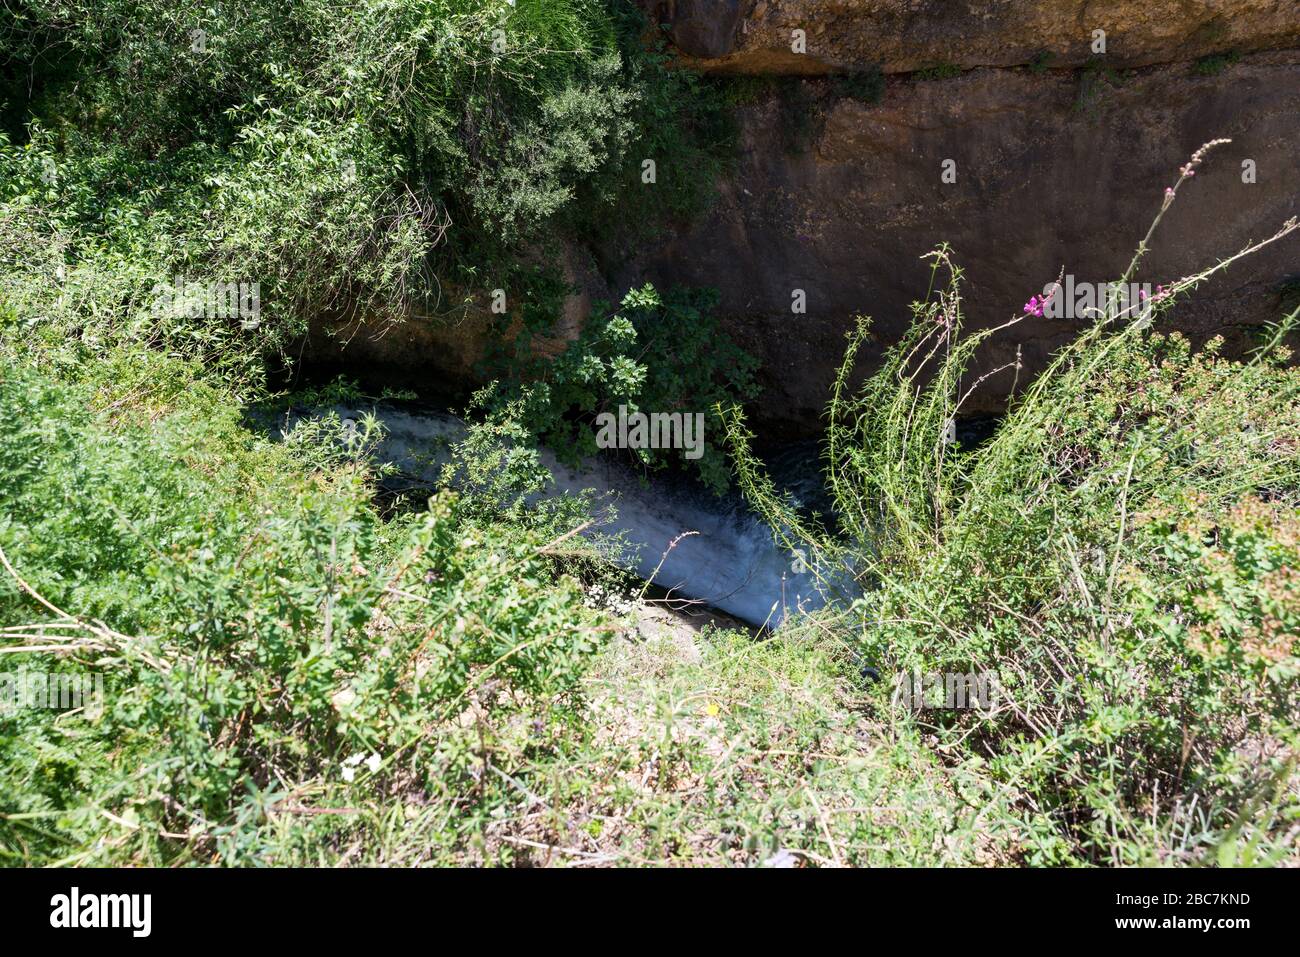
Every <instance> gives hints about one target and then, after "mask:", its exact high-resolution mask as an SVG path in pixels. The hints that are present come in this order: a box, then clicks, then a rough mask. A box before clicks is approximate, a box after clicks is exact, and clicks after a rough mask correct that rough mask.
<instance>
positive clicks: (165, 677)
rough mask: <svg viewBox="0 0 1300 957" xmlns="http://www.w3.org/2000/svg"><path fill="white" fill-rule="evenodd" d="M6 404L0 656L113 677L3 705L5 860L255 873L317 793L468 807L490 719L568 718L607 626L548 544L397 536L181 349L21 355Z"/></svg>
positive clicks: (346, 483)
mask: <svg viewBox="0 0 1300 957" xmlns="http://www.w3.org/2000/svg"><path fill="white" fill-rule="evenodd" d="M0 401H2V402H3V404H4V405H5V407H6V409H7V410H8V416H9V418H8V419H7V424H6V431H5V437H4V441H3V443H0V548H2V549H3V552H4V555H5V558H6V561H7V562H8V563H9V565H10V567H11V569H12V570H6V571H4V572H3V574H0V626H3V630H4V635H5V641H6V647H5V648H4V651H5V654H4V655H3V657H2V658H0V668H3V669H5V670H6V671H7V672H9V673H13V672H26V671H49V670H56V671H59V672H64V673H76V674H100V675H102V676H103V679H104V684H105V686H106V687H105V690H106V695H105V697H106V708H105V711H104V714H103V716H102V717H101V718H99V719H98V720H94V719H93V717H92V716H90V715H88V714H85V713H83V714H80V715H77V714H65V713H63V712H60V711H57V710H50V709H44V708H19V709H17V710H11V709H10V710H6V711H5V713H3V714H0V775H2V776H3V779H4V784H3V787H0V794H2V795H3V797H0V805H2V806H0V814H4V815H6V818H5V825H4V826H3V827H0V852H3V853H5V854H7V855H9V856H14V857H17V858H19V859H21V860H25V861H28V862H38V861H43V862H48V861H52V860H55V859H58V858H63V857H65V856H67V855H70V858H69V859H70V860H75V861H76V862H78V863H92V862H120V861H128V860H130V861H137V862H149V861H153V862H157V861H164V860H172V859H179V860H192V859H221V860H225V861H227V862H234V861H237V860H246V859H249V858H248V855H253V854H256V853H258V850H259V848H260V847H261V846H262V843H261V842H263V841H264V840H266V839H267V837H266V834H267V833H268V830H273V829H274V824H275V821H276V819H277V816H282V815H290V816H291V815H293V814H294V813H297V812H296V810H295V809H297V808H300V807H302V806H304V805H305V804H310V805H313V806H314V805H316V804H318V803H324V804H326V805H328V804H329V803H331V802H334V801H341V802H344V803H350V802H357V801H366V800H372V799H377V798H381V797H383V796H385V795H389V794H392V793H399V792H403V791H405V790H409V789H412V788H414V789H418V790H420V791H421V792H424V793H429V794H438V795H442V796H443V797H444V799H446V800H449V801H472V798H473V793H474V790H475V781H474V773H473V765H474V762H475V760H476V758H475V754H479V755H480V757H481V755H482V751H481V748H482V746H483V741H484V736H485V735H486V736H488V737H490V736H491V735H492V734H493V731H492V730H491V729H492V727H494V726H496V725H497V724H498V723H504V722H505V721H506V718H507V716H509V715H514V714H517V715H526V716H527V718H528V719H529V720H533V721H536V722H538V723H539V725H538V726H539V727H548V726H549V725H551V724H553V723H555V722H560V723H563V722H566V721H570V720H572V716H573V714H574V713H575V708H576V706H577V701H578V691H579V689H578V687H577V680H578V678H579V677H580V675H581V673H582V669H583V666H584V662H585V659H586V657H587V655H588V654H589V652H590V651H591V650H593V649H594V648H595V646H596V645H597V643H598V638H599V634H600V633H599V631H598V623H597V622H596V621H595V620H594V618H593V616H592V614H591V613H590V612H588V611H586V609H585V608H584V606H583V603H582V601H581V594H580V592H579V591H578V587H577V585H576V583H575V582H574V581H573V580H572V579H570V578H567V577H565V576H563V575H562V574H559V573H557V571H556V567H555V566H554V565H553V564H552V563H551V562H550V561H549V560H548V559H547V558H546V556H545V555H544V554H541V551H542V548H543V546H544V545H545V544H546V540H545V539H541V538H539V537H537V536H530V535H528V534H526V533H523V532H511V531H510V530H508V529H505V528H500V527H498V528H496V529H492V528H485V527H482V526H476V525H473V524H471V523H469V522H467V521H466V520H464V519H463V518H462V517H461V516H460V514H459V513H460V505H459V503H458V502H457V500H456V499H455V498H454V497H452V496H450V495H445V494H444V495H441V496H438V497H436V498H434V499H433V500H432V501H431V502H430V504H429V508H428V510H427V511H424V512H421V513H417V514H411V515H407V516H405V517H403V518H399V519H395V520H393V521H391V522H389V523H387V524H386V523H383V522H381V521H380V520H379V518H378V516H377V514H376V512H375V511H374V509H373V507H372V506H371V505H370V503H369V491H368V488H367V483H366V479H367V467H366V465H365V463H364V460H362V459H359V458H357V457H355V456H351V457H349V456H344V457H342V459H341V460H340V461H337V462H336V463H335V464H334V466H333V467H330V468H327V469H323V470H322V469H318V468H314V467H311V466H309V465H308V464H306V462H305V461H304V459H303V457H302V452H303V450H304V447H305V444H304V443H295V442H293V441H290V442H286V443H283V444H281V445H276V446H273V445H271V444H270V443H268V442H266V441H265V440H260V439H256V438H254V437H253V436H251V435H250V434H249V433H248V432H246V431H244V430H243V429H242V428H241V427H240V425H239V420H238V409H237V408H235V407H234V406H232V404H231V403H230V402H229V399H228V397H227V396H225V395H224V394H222V393H221V392H219V391H218V390H213V389H208V388H205V387H201V386H197V385H196V384H195V383H194V382H193V380H192V373H191V372H190V371H189V370H186V369H184V368H183V367H179V366H177V364H176V363H174V362H171V361H169V360H162V359H159V358H156V357H150V356H147V355H145V356H140V355H135V356H131V357H128V358H123V359H120V360H119V361H118V362H117V364H116V365H115V366H114V367H113V368H110V369H103V370H97V371H95V372H93V373H91V374H90V376H89V377H88V378H86V379H84V380H83V381H81V382H78V383H74V384H66V383H61V382H59V381H56V380H55V379H53V378H52V377H51V376H50V375H49V374H48V370H45V371H42V370H41V369H38V368H34V367H33V366H32V365H31V364H29V363H28V362H26V361H23V360H20V359H17V358H15V357H14V356H12V355H8V356H5V357H4V362H3V365H2V366H0ZM335 438H336V439H338V438H341V437H339V436H336V437H335ZM313 444H318V442H316V443H313ZM360 444H361V445H363V446H364V444H365V442H364V439H363V440H362V441H361V443H360ZM489 697H490V699H491V701H492V702H493V704H492V705H491V706H488V705H485V704H484V702H485V701H487V700H488V698H489ZM472 703H473V704H475V706H476V707H478V708H480V709H482V708H486V709H487V711H486V712H485V713H486V714H488V717H487V718H485V719H484V720H483V721H480V722H479V723H477V724H475V723H473V722H471V723H470V724H468V725H467V724H466V723H465V722H464V720H463V719H464V716H465V714H466V713H467V709H469V708H470V706H471V704H472ZM372 756H373V757H372ZM363 759H364V760H363Z"/></svg>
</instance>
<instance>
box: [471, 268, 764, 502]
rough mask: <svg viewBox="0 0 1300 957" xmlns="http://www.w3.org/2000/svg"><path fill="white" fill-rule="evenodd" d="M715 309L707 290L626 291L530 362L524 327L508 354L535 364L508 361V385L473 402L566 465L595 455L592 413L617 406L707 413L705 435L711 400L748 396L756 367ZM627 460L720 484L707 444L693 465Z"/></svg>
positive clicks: (669, 456) (663, 457)
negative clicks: (513, 422)
mask: <svg viewBox="0 0 1300 957" xmlns="http://www.w3.org/2000/svg"><path fill="white" fill-rule="evenodd" d="M715 304H716V295H715V294H714V293H713V292H712V291H698V290H680V289H678V290H672V291H671V292H670V293H668V294H667V295H665V296H663V297H661V296H660V295H659V293H658V292H656V290H655V289H654V287H653V286H651V285H649V284H647V285H646V286H645V287H643V288H641V289H633V290H631V291H630V292H629V293H628V294H627V295H626V296H625V297H624V298H623V302H622V305H621V307H620V309H619V311H618V312H617V313H616V314H614V315H612V316H610V317H609V318H608V319H604V318H597V317H600V316H603V315H604V313H605V311H606V310H605V308H604V306H603V304H597V306H596V307H595V308H594V309H593V316H592V318H590V319H589V320H588V322H587V324H586V326H585V327H584V329H583V331H582V333H581V334H580V335H579V337H578V338H577V340H575V341H574V342H573V343H571V344H570V345H569V347H568V348H567V349H566V350H565V351H564V352H563V353H562V354H561V355H559V356H557V357H555V358H553V359H549V358H537V357H536V356H538V352H537V350H536V349H534V348H532V336H533V333H531V332H530V331H529V330H528V329H527V327H526V326H525V327H524V329H523V331H522V332H521V333H520V336H519V338H518V339H517V340H516V342H515V344H514V350H513V355H515V356H533V357H534V358H531V359H528V360H526V361H522V362H520V361H514V362H510V363H508V366H507V369H508V371H507V373H506V381H507V382H508V383H511V384H510V385H509V386H506V387H502V388H499V389H497V390H496V391H495V392H494V393H492V394H490V396H484V397H483V398H482V399H481V400H480V401H482V402H484V403H485V404H488V405H490V407H491V408H492V409H493V410H494V411H495V412H496V413H497V414H498V415H501V414H505V413H506V412H509V414H510V415H512V416H513V417H515V418H517V419H518V421H519V422H520V424H521V425H522V426H523V427H524V428H525V429H526V430H527V431H528V432H529V433H530V434H532V435H536V436H539V437H540V438H541V440H542V441H543V442H544V443H545V444H546V445H548V446H549V447H550V448H552V449H554V450H555V451H556V452H557V453H558V454H559V455H560V456H561V458H562V459H563V460H564V461H567V462H569V463H572V464H574V465H576V464H577V463H578V462H579V461H580V460H581V459H582V458H584V457H586V456H589V455H594V454H595V453H596V432H595V430H594V428H593V422H594V420H595V417H596V415H597V414H598V413H600V412H616V410H617V409H618V407H619V406H620V405H626V406H627V407H628V410H629V411H631V412H635V411H637V410H638V409H644V410H657V411H672V410H674V409H677V410H689V411H694V410H697V409H707V410H709V411H708V413H706V414H707V416H708V421H707V422H706V426H705V427H706V431H712V430H713V429H714V428H715V427H717V426H720V425H721V419H720V417H719V415H718V413H717V411H716V409H717V406H718V405H719V403H720V402H722V401H724V400H725V399H726V398H728V397H734V398H741V399H748V398H752V397H753V395H754V393H755V386H754V383H753V372H754V369H755V365H756V363H755V361H754V359H753V358H752V357H751V356H750V355H748V354H747V353H746V352H744V350H742V349H740V348H739V347H738V346H736V345H735V344H734V343H732V342H730V341H729V340H727V339H726V338H724V337H723V336H721V335H720V334H719V332H718V329H717V322H716V320H715V319H714V318H713V315H712V311H711V310H712V309H713V307H714V305H715ZM502 332H503V333H504V329H503V330H502ZM715 434H716V433H715ZM630 454H632V455H635V456H636V458H637V460H638V462H639V463H640V464H641V465H643V466H645V467H648V468H652V469H657V468H664V467H665V466H666V465H668V464H669V462H671V461H674V460H676V461H678V462H679V464H685V465H693V467H694V468H695V469H696V470H697V471H698V473H699V475H700V478H701V479H703V481H704V482H705V484H706V485H708V486H709V487H710V488H712V489H714V490H715V491H719V492H720V491H722V490H723V489H725V488H726V487H727V485H728V480H729V469H728V466H727V462H726V460H725V458H723V456H722V454H721V450H720V449H718V448H717V447H716V446H715V447H714V448H712V449H706V450H705V452H704V455H703V457H702V458H700V459H698V460H695V461H694V462H691V461H688V460H685V459H683V458H681V455H682V452H681V450H677V451H676V452H674V451H673V450H667V449H665V450H656V449H637V450H633V451H631V453H630Z"/></svg>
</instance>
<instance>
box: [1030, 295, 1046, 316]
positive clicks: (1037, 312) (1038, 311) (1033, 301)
mask: <svg viewBox="0 0 1300 957" xmlns="http://www.w3.org/2000/svg"><path fill="white" fill-rule="evenodd" d="M1046 302H1047V300H1046V299H1044V300H1043V301H1042V302H1039V301H1038V297H1037V296H1030V297H1029V301H1028V302H1027V303H1025V312H1027V313H1029V314H1030V315H1031V316H1041V315H1042V314H1043V306H1044V305H1045V304H1046Z"/></svg>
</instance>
